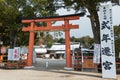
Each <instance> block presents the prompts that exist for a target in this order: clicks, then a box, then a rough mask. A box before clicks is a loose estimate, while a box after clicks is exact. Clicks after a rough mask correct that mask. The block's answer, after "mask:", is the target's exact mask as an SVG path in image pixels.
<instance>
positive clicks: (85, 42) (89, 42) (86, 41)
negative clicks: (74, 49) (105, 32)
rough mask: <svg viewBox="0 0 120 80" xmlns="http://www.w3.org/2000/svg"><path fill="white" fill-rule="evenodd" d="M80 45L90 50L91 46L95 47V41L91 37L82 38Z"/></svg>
mask: <svg viewBox="0 0 120 80" xmlns="http://www.w3.org/2000/svg"><path fill="white" fill-rule="evenodd" d="M80 43H81V45H82V46H83V47H85V48H89V47H90V46H91V45H93V43H94V39H93V38H91V37H89V36H85V37H81V38H80Z"/></svg>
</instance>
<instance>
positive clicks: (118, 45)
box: [114, 25, 120, 56]
mask: <svg viewBox="0 0 120 80" xmlns="http://www.w3.org/2000/svg"><path fill="white" fill-rule="evenodd" d="M114 35H115V53H116V56H118V55H119V52H120V25H119V26H114Z"/></svg>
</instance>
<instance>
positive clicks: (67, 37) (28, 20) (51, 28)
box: [22, 13, 84, 68]
mask: <svg viewBox="0 0 120 80" xmlns="http://www.w3.org/2000/svg"><path fill="white" fill-rule="evenodd" d="M80 16H84V13H79V14H74V15H65V16H56V17H45V18H23V19H22V23H29V24H30V25H29V26H27V27H23V28H22V31H29V32H30V36H29V49H28V58H27V66H32V58H33V46H34V32H35V31H56V30H59V31H60V30H61V31H64V32H65V44H66V67H67V68H72V56H71V52H70V29H77V28H79V26H78V25H72V24H69V21H70V20H78V19H79V18H80ZM53 21H64V24H63V25H61V26H53V25H52V22H53ZM36 22H45V23H46V26H37V25H36Z"/></svg>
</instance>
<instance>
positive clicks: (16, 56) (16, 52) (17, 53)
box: [13, 47, 20, 60]
mask: <svg viewBox="0 0 120 80" xmlns="http://www.w3.org/2000/svg"><path fill="white" fill-rule="evenodd" d="M19 59H20V47H15V48H14V49H13V60H19Z"/></svg>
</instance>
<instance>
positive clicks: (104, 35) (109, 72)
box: [100, 2, 116, 79]
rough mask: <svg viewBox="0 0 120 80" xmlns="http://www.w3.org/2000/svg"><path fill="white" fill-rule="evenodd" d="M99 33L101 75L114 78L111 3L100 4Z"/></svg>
mask: <svg viewBox="0 0 120 80" xmlns="http://www.w3.org/2000/svg"><path fill="white" fill-rule="evenodd" d="M100 34H101V58H102V62H101V64H102V77H103V78H114V79H116V62H115V49H114V30H113V24H112V3H111V2H107V3H101V5H100Z"/></svg>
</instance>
